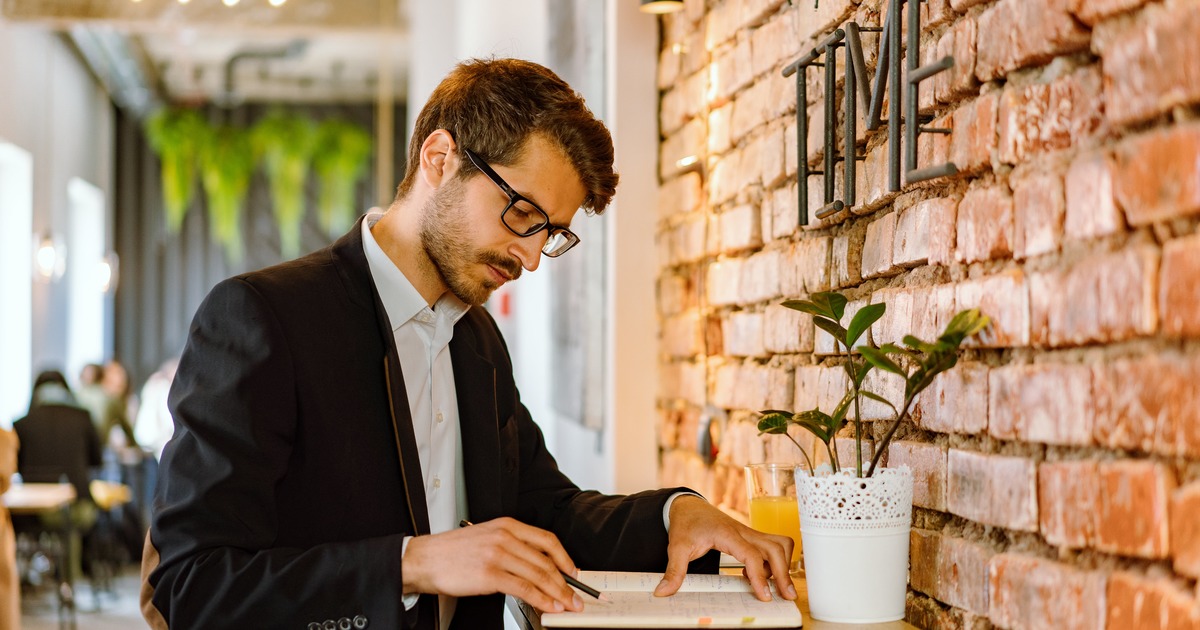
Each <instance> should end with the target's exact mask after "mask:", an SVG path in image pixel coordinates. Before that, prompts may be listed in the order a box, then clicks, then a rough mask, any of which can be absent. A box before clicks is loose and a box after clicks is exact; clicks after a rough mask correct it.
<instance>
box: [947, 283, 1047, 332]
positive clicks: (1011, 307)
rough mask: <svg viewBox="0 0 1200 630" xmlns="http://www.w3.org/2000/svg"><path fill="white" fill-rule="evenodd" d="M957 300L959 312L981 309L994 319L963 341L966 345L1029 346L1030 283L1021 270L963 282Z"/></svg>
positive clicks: (959, 287)
mask: <svg viewBox="0 0 1200 630" xmlns="http://www.w3.org/2000/svg"><path fill="white" fill-rule="evenodd" d="M954 301H955V308H956V309H958V310H959V311H962V310H966V309H971V308H978V309H979V310H980V312H982V313H983V314H984V315H987V316H988V317H989V318H991V323H990V324H988V327H987V328H985V329H983V331H981V332H980V333H979V334H977V335H976V336H975V337H972V338H971V339H968V340H966V341H965V342H964V343H963V345H964V346H965V347H985V348H1008V347H1020V346H1026V345H1029V325H1030V318H1029V305H1030V301H1029V283H1028V282H1027V281H1026V280H1025V272H1023V271H1021V270H1020V269H1010V270H1008V271H1005V272H1003V273H999V274H996V275H994V276H989V277H987V278H983V279H980V280H971V281H969V282H964V283H962V284H959V285H958V286H957V287H956V291H955V296H954Z"/></svg>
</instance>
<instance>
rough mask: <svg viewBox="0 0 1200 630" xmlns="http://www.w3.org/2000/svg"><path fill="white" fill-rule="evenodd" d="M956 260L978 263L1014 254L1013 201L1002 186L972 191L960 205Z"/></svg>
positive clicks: (969, 191) (968, 192)
mask: <svg viewBox="0 0 1200 630" xmlns="http://www.w3.org/2000/svg"><path fill="white" fill-rule="evenodd" d="M957 232H958V241H957V247H956V250H955V258H956V259H957V260H958V261H959V262H976V261H980V260H992V259H994V258H1007V257H1009V256H1011V255H1012V243H1013V236H1014V235H1013V200H1012V197H1010V196H1009V194H1008V192H1007V191H1006V190H1003V189H1001V188H999V187H992V188H973V189H971V190H968V191H967V194H966V195H965V196H964V197H963V200H962V201H961V202H960V203H959V204H958V224H957Z"/></svg>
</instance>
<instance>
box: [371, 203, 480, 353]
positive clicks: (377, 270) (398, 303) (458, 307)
mask: <svg viewBox="0 0 1200 630" xmlns="http://www.w3.org/2000/svg"><path fill="white" fill-rule="evenodd" d="M382 217H383V212H382V211H379V210H373V211H371V212H369V213H367V218H366V220H365V221H363V222H362V238H363V250H364V251H365V253H366V255H367V266H368V267H369V268H370V269H371V278H372V280H374V281H375V289H376V290H377V291H379V299H380V300H381V301H382V302H383V309H384V311H386V312H387V315H388V319H390V320H391V322H392V330H393V331H394V330H396V329H398V328H400V327H401V326H403V325H404V324H405V323H407V322H408V321H409V320H410V319H412V318H413V317H415V316H416V315H417V314H418V313H420V312H421V311H423V310H425V309H426V308H428V305H427V304H426V303H425V298H423V297H421V293H420V292H418V291H417V288H416V287H414V286H413V284H412V282H409V280H408V278H407V277H406V276H405V275H404V273H403V272H401V271H400V268H399V267H397V266H396V265H395V263H393V262H392V260H391V259H390V258H388V256H387V254H385V253H384V252H383V248H382V247H380V246H379V243H378V242H376V241H375V235H373V234H371V227H373V226H374V225H375V223H376V222H377V221H379V219H380V218H382ZM434 306H435V309H434V312H435V313H437V314H438V316H439V317H445V318H448V319H449V323H450V324H451V325H453V324H455V323H457V322H458V320H459V319H461V318H462V316H463V315H465V314H466V313H467V310H468V309H469V308H470V307H469V306H468V305H467V304H466V303H465V302H463V301H462V300H460V299H458V297H457V296H455V295H454V294H453V293H451V292H450V291H446V292H445V293H443V294H442V296H441V297H439V298H438V300H437V302H434Z"/></svg>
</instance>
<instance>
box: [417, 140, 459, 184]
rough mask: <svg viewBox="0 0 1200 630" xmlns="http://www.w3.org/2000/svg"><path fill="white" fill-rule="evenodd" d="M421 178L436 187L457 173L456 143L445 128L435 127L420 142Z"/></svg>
mask: <svg viewBox="0 0 1200 630" xmlns="http://www.w3.org/2000/svg"><path fill="white" fill-rule="evenodd" d="M420 157H421V178H422V179H423V180H424V181H425V183H426V185H428V186H429V187H430V188H431V189H434V190H436V189H438V188H439V187H441V185H442V184H443V183H445V182H448V181H450V179H451V178H453V177H454V176H455V175H457V174H458V167H459V164H458V145H457V144H455V142H454V136H451V135H450V132H449V131H446V130H445V129H437V130H435V131H434V132H433V133H431V134H429V136H428V137H426V138H425V142H422V143H421V153H420Z"/></svg>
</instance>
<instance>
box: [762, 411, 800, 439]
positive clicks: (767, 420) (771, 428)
mask: <svg viewBox="0 0 1200 630" xmlns="http://www.w3.org/2000/svg"><path fill="white" fill-rule="evenodd" d="M791 421H792V417H791V414H789V413H786V412H785V413H772V414H768V415H766V416H763V417H762V418H759V420H758V432H759V433H760V434H762V433H770V434H772V435H781V434H784V433H787V430H788V424H789V423H790V422H791Z"/></svg>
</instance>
